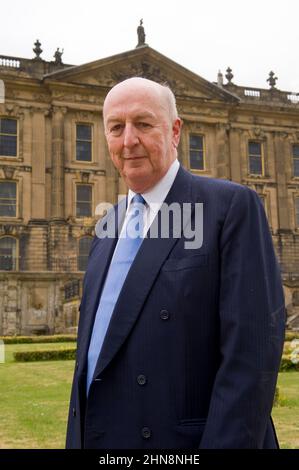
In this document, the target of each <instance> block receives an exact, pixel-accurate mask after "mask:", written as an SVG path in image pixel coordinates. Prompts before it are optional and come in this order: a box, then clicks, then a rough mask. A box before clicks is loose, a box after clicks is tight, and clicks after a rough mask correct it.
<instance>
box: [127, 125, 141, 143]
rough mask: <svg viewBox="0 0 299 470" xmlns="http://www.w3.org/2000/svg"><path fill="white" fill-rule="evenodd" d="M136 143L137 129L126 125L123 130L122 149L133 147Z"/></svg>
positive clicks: (137, 139) (137, 141) (137, 140)
mask: <svg viewBox="0 0 299 470" xmlns="http://www.w3.org/2000/svg"><path fill="white" fill-rule="evenodd" d="M138 143H139V138H138V132H137V129H136V128H135V127H134V126H133V125H132V124H127V125H126V127H125V129H124V147H134V145H136V144H138Z"/></svg>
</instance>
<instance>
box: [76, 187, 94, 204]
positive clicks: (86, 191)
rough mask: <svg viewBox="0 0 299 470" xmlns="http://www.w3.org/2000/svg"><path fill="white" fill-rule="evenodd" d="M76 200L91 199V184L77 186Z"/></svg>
mask: <svg viewBox="0 0 299 470" xmlns="http://www.w3.org/2000/svg"><path fill="white" fill-rule="evenodd" d="M77 201H85V202H86V201H91V186H87V185H83V184H80V185H78V186H77Z"/></svg>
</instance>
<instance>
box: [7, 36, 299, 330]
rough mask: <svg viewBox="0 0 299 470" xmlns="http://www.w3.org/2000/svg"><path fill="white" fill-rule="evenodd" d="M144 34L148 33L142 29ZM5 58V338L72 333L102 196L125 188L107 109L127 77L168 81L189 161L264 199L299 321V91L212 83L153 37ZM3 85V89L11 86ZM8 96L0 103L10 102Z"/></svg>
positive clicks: (291, 308)
mask: <svg viewBox="0 0 299 470" xmlns="http://www.w3.org/2000/svg"><path fill="white" fill-rule="evenodd" d="M139 39H140V38H139ZM40 46H41V45H40V43H39V42H38V41H37V42H36V43H35V49H34V52H35V57H34V59H24V58H18V57H7V56H0V79H1V80H2V92H3V88H4V89H5V99H2V100H0V335H11V334H31V333H36V334H39V333H59V332H66V331H73V330H74V328H75V327H76V325H77V321H78V304H79V302H80V294H81V289H82V286H81V283H82V277H83V275H84V269H85V266H86V260H87V254H88V249H89V246H90V243H91V240H92V236H93V234H94V226H95V223H96V220H97V217H98V215H96V214H95V210H96V206H97V204H99V203H100V202H103V201H108V202H112V203H115V202H116V201H117V197H118V195H119V194H125V193H126V188H125V187H124V184H123V183H122V181H121V180H120V178H119V176H118V174H117V172H116V170H115V169H114V167H113V165H112V163H111V161H110V158H109V155H108V151H107V147H106V144H105V140H104V132H103V121H102V106H103V100H104V97H105V95H106V93H107V92H108V91H109V89H110V88H111V87H112V86H113V85H114V84H115V83H117V82H119V81H120V80H123V79H125V78H127V77H130V76H143V77H147V78H151V79H154V80H156V81H159V82H167V83H168V84H169V85H170V86H171V88H172V89H173V91H174V93H175V95H176V99H177V105H178V109H179V113H180V116H181V117H182V119H183V121H184V126H183V132H182V139H181V143H180V148H179V159H180V161H181V163H182V164H183V165H184V166H185V167H186V168H188V169H190V170H191V171H192V172H194V173H195V174H200V175H205V176H212V177H216V178H227V179H230V180H233V181H236V182H238V183H241V184H244V185H248V186H249V187H251V188H253V189H255V190H256V191H257V193H258V194H259V195H260V197H261V198H262V199H263V202H264V205H265V210H266V213H267V216H268V220H269V224H270V227H271V230H272V235H273V240H274V245H275V249H276V252H277V256H278V258H279V261H280V264H281V268H282V276H283V282H284V288H285V294H286V305H287V309H288V322H289V325H290V326H291V327H294V328H296V327H297V328H298V327H299V315H298V314H299V96H298V95H299V94H297V95H295V94H293V93H288V92H283V91H280V90H278V89H277V88H276V78H275V77H274V74H273V73H272V75H271V74H270V76H269V80H268V81H269V88H268V89H256V88H254V89H253V88H251V87H240V86H237V85H235V84H234V83H233V75H232V72H231V70H230V69H228V70H227V74H226V80H225V82H226V83H225V84H224V83H223V76H222V75H221V74H219V75H218V81H217V82H216V83H211V82H208V81H207V80H205V79H203V78H202V77H200V76H198V75H196V74H194V73H192V72H190V71H189V70H187V69H185V68H184V67H182V66H181V65H179V64H177V63H175V62H173V61H172V60H170V59H169V58H167V57H165V56H163V55H162V54H160V53H159V52H157V51H156V50H154V49H152V48H151V47H149V46H147V45H146V44H145V43H143V42H142V40H141V42H140V40H139V42H138V46H137V47H136V48H135V49H133V50H131V51H128V52H125V53H121V54H119V55H115V56H112V57H108V58H105V59H101V60H98V61H95V62H91V63H87V64H84V65H80V66H73V65H66V64H63V62H62V57H61V56H62V53H61V52H60V51H59V50H57V51H56V53H55V60H54V61H53V62H47V61H44V60H43V59H42V58H41V48H40ZM3 84H4V87H3ZM1 101H2V102H1Z"/></svg>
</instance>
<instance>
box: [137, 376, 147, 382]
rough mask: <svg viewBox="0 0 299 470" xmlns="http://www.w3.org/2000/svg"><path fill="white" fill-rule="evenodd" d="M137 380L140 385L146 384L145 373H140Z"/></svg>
mask: <svg viewBox="0 0 299 470" xmlns="http://www.w3.org/2000/svg"><path fill="white" fill-rule="evenodd" d="M137 382H138V384H139V385H145V384H146V377H145V375H143V374H140V375H138V377H137Z"/></svg>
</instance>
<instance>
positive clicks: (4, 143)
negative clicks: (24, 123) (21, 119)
mask: <svg viewBox="0 0 299 470" xmlns="http://www.w3.org/2000/svg"><path fill="white" fill-rule="evenodd" d="M0 155H5V156H7V157H15V156H16V155H17V137H15V136H10V135H1V134H0Z"/></svg>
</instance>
